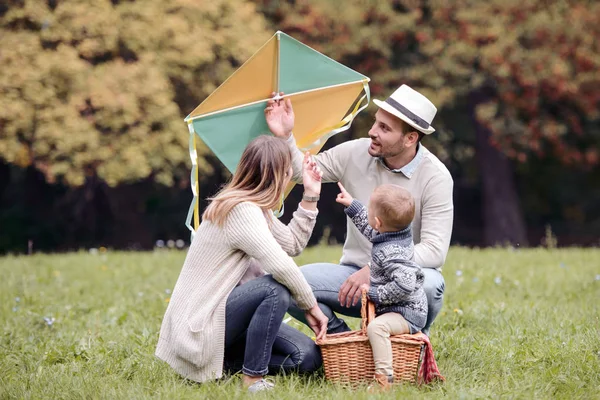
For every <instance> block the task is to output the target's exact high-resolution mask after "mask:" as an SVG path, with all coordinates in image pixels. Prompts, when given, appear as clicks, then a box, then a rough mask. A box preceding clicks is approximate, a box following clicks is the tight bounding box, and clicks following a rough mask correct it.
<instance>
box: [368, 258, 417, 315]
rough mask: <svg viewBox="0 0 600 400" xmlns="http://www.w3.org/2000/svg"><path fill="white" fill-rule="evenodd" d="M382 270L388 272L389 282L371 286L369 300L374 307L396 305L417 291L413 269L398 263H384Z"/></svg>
mask: <svg viewBox="0 0 600 400" xmlns="http://www.w3.org/2000/svg"><path fill="white" fill-rule="evenodd" d="M383 269H385V270H387V271H389V282H388V283H386V284H384V285H379V286H371V288H370V289H369V292H368V296H369V299H371V301H372V302H373V303H375V305H376V306H378V305H391V304H397V303H399V302H401V301H403V300H407V299H408V297H409V296H410V295H411V294H413V293H414V292H415V291H416V290H417V289H419V286H420V284H419V283H418V282H417V275H416V273H415V268H413V267H409V266H407V265H404V264H403V263H401V262H398V261H393V260H390V261H386V262H384V263H383Z"/></svg>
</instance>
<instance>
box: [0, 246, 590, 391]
mask: <svg viewBox="0 0 600 400" xmlns="http://www.w3.org/2000/svg"><path fill="white" fill-rule="evenodd" d="M340 251H341V250H340V248H339V247H328V248H326V247H316V248H311V249H308V250H307V251H305V252H304V254H302V255H301V256H300V257H298V259H297V261H298V263H299V264H300V265H301V264H304V263H308V262H313V261H322V260H325V261H334V260H336V259H337V258H338V257H339V254H340ZM184 257H185V253H184V252H179V251H156V252H150V253H122V252H111V251H108V252H106V253H99V254H96V255H93V254H88V253H83V252H81V253H73V254H61V255H35V256H30V257H26V256H20V257H13V256H9V257H4V258H0V277H1V278H0V279H1V281H0V316H1V321H2V336H1V337H0V399H12V398H25V399H39V398H68V399H70V398H86V399H87V398H102V399H144V398H165V399H182V398H190V399H192V398H193V399H200V398H244V397H246V395H245V392H244V391H243V390H241V389H240V383H239V377H237V376H234V377H230V378H229V379H227V380H224V381H221V382H216V383H209V384H204V385H198V384H193V383H189V382H186V381H184V380H182V379H181V378H180V377H179V376H177V375H176V374H175V373H174V372H173V371H172V370H171V369H170V368H169V367H168V366H167V365H166V364H164V363H163V362H161V361H160V360H158V359H156V358H155V357H154V355H153V354H154V348H155V345H156V341H157V337H158V330H159V327H160V323H161V320H162V316H163V313H164V310H165V307H166V305H167V299H168V298H169V290H170V289H172V288H173V285H174V283H175V280H176V279H177V276H178V273H179V270H180V268H181V265H182V263H183V260H184ZM444 276H445V278H446V297H445V299H446V302H445V305H444V309H443V310H442V312H441V313H440V315H439V317H438V320H437V322H436V325H434V329H433V330H432V342H433V344H434V349H435V352H436V357H437V360H438V365H439V367H440V369H441V371H442V373H443V374H444V375H445V376H446V383H444V384H435V385H432V386H429V387H424V388H417V387H414V386H410V385H403V386H401V387H399V388H398V389H397V391H396V392H395V393H393V394H390V395H387V396H388V397H389V398H400V397H404V396H410V397H426V398H439V397H442V396H446V397H447V398H451V399H455V398H497V397H508V398H564V399H567V398H600V312H599V305H598V303H599V302H600V250H597V249H589V250H584V249H566V250H543V249H532V250H518V251H512V250H510V249H490V250H468V249H463V248H453V249H451V251H450V256H449V258H448V262H447V264H446V267H445V268H444ZM44 317H47V318H54V319H55V320H54V322H53V323H52V325H51V326H49V324H48V323H47V322H45V321H44ZM356 322H357V321H356V320H354V321H353V323H354V324H356ZM355 326H356V325H355ZM275 381H276V383H277V389H276V391H274V392H272V393H270V394H266V395H264V394H261V395H258V396H255V397H253V398H264V397H266V398H274V399H279V398H290V399H291V398H298V399H321V398H331V399H344V400H345V399H348V398H358V399H361V398H363V399H366V398H370V397H369V394H368V393H367V392H366V390H365V389H360V390H358V391H355V392H349V391H348V390H346V389H344V388H342V387H339V386H336V385H332V384H330V383H327V382H326V381H324V380H323V378H322V376H320V375H319V376H317V375H315V376H312V377H309V378H301V377H298V376H295V375H291V376H278V377H276V378H275ZM371 397H373V396H371ZM375 397H377V396H375ZM379 397H381V398H385V397H386V395H380V396H379Z"/></svg>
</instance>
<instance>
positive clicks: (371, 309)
mask: <svg viewBox="0 0 600 400" xmlns="http://www.w3.org/2000/svg"><path fill="white" fill-rule="evenodd" d="M360 316H361V318H362V322H361V324H360V330H361V332H362V334H363V335H365V336H366V335H367V326H368V325H369V323H370V322H371V321H373V318H375V304H373V302H372V301H369V298H368V297H367V291H366V290H363V291H362V298H361V307H360Z"/></svg>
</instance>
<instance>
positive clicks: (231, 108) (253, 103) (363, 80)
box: [184, 78, 371, 123]
mask: <svg viewBox="0 0 600 400" xmlns="http://www.w3.org/2000/svg"><path fill="white" fill-rule="evenodd" d="M370 81H371V80H370V79H369V78H366V79H361V80H360V81H353V82H346V83H338V84H336V85H330V86H323V87H320V88H316V89H309V90H303V91H300V92H295V93H291V94H284V95H283V96H280V97H279V98H280V99H283V98H286V97H292V96H298V95H300V94H305V93H311V92H316V91H319V90H325V89H332V88H336V87H341V86H348V85H354V84H356V83H364V82H370ZM269 100H271V97H269V98H266V99H261V100H257V101H253V102H250V103H245V104H241V105H239V106H233V107H229V108H225V109H222V110H217V111H213V112H210V113H207V114H203V115H196V116H195V117H192V118H186V119H185V120H184V121H185V122H188V123H189V122H191V121H195V120H197V119H200V118H205V117H210V116H211V115H215V114H221V113H224V112H227V111H233V110H237V109H238V108H243V107H248V106H253V105H256V104H259V103H264V102H265V101H269Z"/></svg>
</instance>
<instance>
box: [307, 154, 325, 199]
mask: <svg viewBox="0 0 600 400" xmlns="http://www.w3.org/2000/svg"><path fill="white" fill-rule="evenodd" d="M322 176H323V171H321V169H320V168H319V167H318V166H317V163H316V162H314V161H313V159H312V157H311V155H310V153H309V152H308V151H307V152H306V153H304V162H303V163H302V182H303V185H304V193H305V194H306V195H308V196H318V195H319V194H321V177H322Z"/></svg>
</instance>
